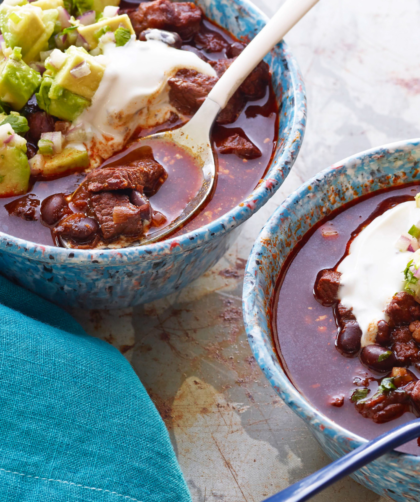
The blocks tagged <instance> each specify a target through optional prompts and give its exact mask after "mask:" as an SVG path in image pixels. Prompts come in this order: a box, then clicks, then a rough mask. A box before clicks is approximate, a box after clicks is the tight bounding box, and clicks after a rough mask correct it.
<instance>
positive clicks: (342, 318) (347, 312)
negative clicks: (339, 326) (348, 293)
mask: <svg viewBox="0 0 420 502" xmlns="http://www.w3.org/2000/svg"><path fill="white" fill-rule="evenodd" d="M335 315H336V317H338V320H339V322H340V323H345V322H346V321H355V320H356V317H355V315H354V314H353V309H351V308H348V307H345V306H344V305H343V304H342V303H341V302H339V303H338V304H337V306H336V309H335Z"/></svg>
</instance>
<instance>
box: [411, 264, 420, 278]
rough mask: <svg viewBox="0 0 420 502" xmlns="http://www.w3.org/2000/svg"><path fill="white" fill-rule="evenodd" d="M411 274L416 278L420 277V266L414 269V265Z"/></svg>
mask: <svg viewBox="0 0 420 502" xmlns="http://www.w3.org/2000/svg"><path fill="white" fill-rule="evenodd" d="M413 275H414V277H415V278H416V279H420V267H419V268H418V269H416V267H414V272H413Z"/></svg>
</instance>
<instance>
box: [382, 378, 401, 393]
mask: <svg viewBox="0 0 420 502" xmlns="http://www.w3.org/2000/svg"><path fill="white" fill-rule="evenodd" d="M396 388H397V387H396V386H395V384H394V378H393V377H391V378H384V379H383V380H382V381H381V384H380V385H379V387H378V392H380V393H382V394H386V393H387V392H390V391H391V390H395V389H396Z"/></svg>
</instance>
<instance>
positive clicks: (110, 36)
mask: <svg viewBox="0 0 420 502" xmlns="http://www.w3.org/2000/svg"><path fill="white" fill-rule="evenodd" d="M99 40H100V41H101V42H102V43H103V44H106V43H107V42H115V34H114V32H113V31H107V32H106V33H104V34H103V35H102V37H101V38H100V39H99Z"/></svg>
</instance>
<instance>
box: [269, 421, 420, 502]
mask: <svg viewBox="0 0 420 502" xmlns="http://www.w3.org/2000/svg"><path fill="white" fill-rule="evenodd" d="M419 436H420V419H417V420H413V421H411V422H408V423H406V424H403V425H400V426H399V427H396V428H395V429H392V430H391V431H389V432H387V433H385V434H383V435H382V436H379V437H377V438H376V439H373V440H372V441H369V442H368V443H366V444H364V445H362V446H359V448H356V449H355V450H353V451H352V452H351V453H348V454H347V455H345V456H344V457H342V458H339V459H338V460H336V461H335V462H333V463H332V464H329V465H327V466H326V467H324V468H323V469H321V470H319V471H318V472H315V473H314V474H311V475H310V476H308V477H307V478H304V479H302V480H301V481H298V482H297V483H295V484H294V485H291V486H289V487H288V488H286V489H285V490H282V491H281V492H279V493H277V494H276V495H273V496H272V497H269V498H268V499H266V500H265V502H285V501H287V502H300V501H303V500H308V499H310V498H311V497H313V496H314V495H316V494H317V493H318V492H320V491H322V490H324V488H327V486H330V485H332V484H333V483H335V482H336V481H338V480H339V479H341V478H342V477H344V476H347V474H351V473H352V472H354V471H357V469H360V468H361V467H363V466H364V465H366V464H368V463H369V462H372V460H375V459H376V458H378V457H380V456H381V455H383V454H384V453H387V452H388V451H390V450H393V449H394V448H397V447H398V446H401V445H402V444H404V443H407V442H408V441H411V440H412V439H414V438H417V437H419Z"/></svg>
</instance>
